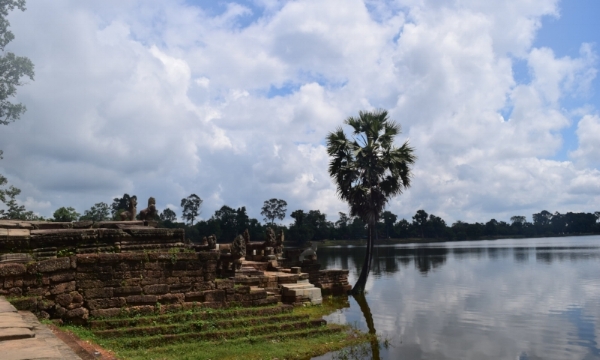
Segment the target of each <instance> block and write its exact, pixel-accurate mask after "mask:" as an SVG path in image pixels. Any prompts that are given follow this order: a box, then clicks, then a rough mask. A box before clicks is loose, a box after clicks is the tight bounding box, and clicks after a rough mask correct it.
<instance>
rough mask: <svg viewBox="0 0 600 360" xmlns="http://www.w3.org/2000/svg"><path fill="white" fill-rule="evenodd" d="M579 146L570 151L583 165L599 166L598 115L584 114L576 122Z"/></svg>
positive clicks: (599, 122) (599, 136) (599, 133)
mask: <svg viewBox="0 0 600 360" xmlns="http://www.w3.org/2000/svg"><path fill="white" fill-rule="evenodd" d="M577 137H578V138H579V147H578V148H577V150H575V151H574V152H572V153H571V156H572V157H573V158H575V159H576V160H578V161H579V162H580V163H582V164H583V166H586V165H587V166H589V165H592V166H600V117H598V115H586V116H584V117H583V118H582V119H581V120H579V123H578V124H577Z"/></svg>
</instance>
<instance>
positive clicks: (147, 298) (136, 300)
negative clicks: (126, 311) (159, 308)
mask: <svg viewBox="0 0 600 360" xmlns="http://www.w3.org/2000/svg"><path fill="white" fill-rule="evenodd" d="M125 300H126V301H127V305H142V304H156V301H157V300H158V297H157V296H156V295H131V296H127V297H126V298H125Z"/></svg>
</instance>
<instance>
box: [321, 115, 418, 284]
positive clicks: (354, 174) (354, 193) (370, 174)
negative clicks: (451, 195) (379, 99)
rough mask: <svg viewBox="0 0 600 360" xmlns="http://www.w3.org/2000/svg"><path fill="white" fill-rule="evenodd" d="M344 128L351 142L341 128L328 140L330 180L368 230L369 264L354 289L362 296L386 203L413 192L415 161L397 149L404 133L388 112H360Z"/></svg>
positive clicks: (403, 149) (406, 150) (405, 147)
mask: <svg viewBox="0 0 600 360" xmlns="http://www.w3.org/2000/svg"><path fill="white" fill-rule="evenodd" d="M344 123H345V124H347V125H350V126H351V127H352V129H353V133H352V138H348V137H346V134H345V133H344V130H343V129H342V128H341V127H339V128H337V129H336V131H334V132H332V133H329V135H327V152H328V154H329V156H330V158H331V160H330V162H329V175H330V176H331V177H332V178H333V180H334V182H335V183H336V185H337V193H338V196H339V197H340V198H341V199H342V200H344V201H346V202H348V204H349V206H350V215H351V216H357V217H360V218H361V219H362V220H363V221H364V222H365V223H366V224H367V227H368V236H367V251H366V254H365V261H364V263H363V267H362V270H361V273H360V276H359V278H358V280H357V282H356V284H355V285H354V288H353V289H352V292H353V293H362V292H364V289H365V285H366V283H367V277H368V275H369V271H370V269H371V261H372V253H373V243H374V239H373V235H374V234H373V230H374V228H375V226H376V224H377V222H378V221H379V218H380V215H381V213H382V211H383V209H384V207H385V205H386V204H387V202H388V201H389V200H390V199H391V198H392V197H394V196H396V195H399V194H401V193H402V191H403V190H404V189H406V188H408V187H409V186H410V175H411V165H412V164H413V163H414V162H415V156H414V155H413V151H414V150H413V148H412V147H410V146H409V144H408V141H406V142H404V144H403V145H402V146H401V147H396V146H395V145H394V140H395V138H396V136H397V135H398V134H400V132H401V129H400V125H398V124H396V123H395V122H394V121H392V120H390V119H389V118H388V113H387V111H386V110H377V111H374V112H369V111H360V112H359V116H358V117H349V118H348V119H346V120H345V121H344Z"/></svg>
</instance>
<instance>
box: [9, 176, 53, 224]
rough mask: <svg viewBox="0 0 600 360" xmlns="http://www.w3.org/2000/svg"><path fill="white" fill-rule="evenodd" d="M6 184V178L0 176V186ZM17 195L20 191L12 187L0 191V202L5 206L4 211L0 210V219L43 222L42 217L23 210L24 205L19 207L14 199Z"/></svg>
mask: <svg viewBox="0 0 600 360" xmlns="http://www.w3.org/2000/svg"><path fill="white" fill-rule="evenodd" d="M6 184H7V180H6V178H5V177H4V176H2V175H0V186H5V185H6ZM19 194H21V190H20V189H17V188H16V187H14V186H12V185H11V186H9V187H8V189H0V202H2V203H4V205H5V206H6V209H2V210H0V219H18V220H44V218H43V217H40V216H37V215H35V214H34V213H33V211H27V210H25V206H24V205H19V203H18V202H17V198H16V197H17V195H19Z"/></svg>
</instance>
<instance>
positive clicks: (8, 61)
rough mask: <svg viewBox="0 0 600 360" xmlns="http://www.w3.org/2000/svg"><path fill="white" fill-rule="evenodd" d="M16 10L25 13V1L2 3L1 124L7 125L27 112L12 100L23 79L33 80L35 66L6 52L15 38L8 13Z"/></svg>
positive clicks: (0, 15)
mask: <svg viewBox="0 0 600 360" xmlns="http://www.w3.org/2000/svg"><path fill="white" fill-rule="evenodd" d="M15 8H17V9H19V10H21V11H25V0H3V1H0V51H2V52H3V54H2V55H1V56H0V74H1V75H0V124H2V125H7V124H8V123H9V122H12V121H15V120H17V119H19V118H20V117H21V115H22V114H23V113H24V112H25V111H26V108H25V105H23V104H20V103H12V102H10V101H9V99H10V98H12V97H14V96H15V95H16V93H17V86H21V85H23V82H21V78H23V77H28V78H29V79H31V80H33V76H34V70H33V68H34V66H33V63H32V62H31V60H29V59H28V58H26V57H23V56H16V55H15V54H13V53H11V52H4V51H5V47H6V45H7V44H8V43H9V42H11V41H12V40H13V39H14V38H15V36H14V34H13V33H12V32H11V31H10V30H9V29H8V27H9V26H10V23H9V22H8V20H7V19H6V17H7V16H8V13H9V12H10V11H12V10H14V9H15Z"/></svg>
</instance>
